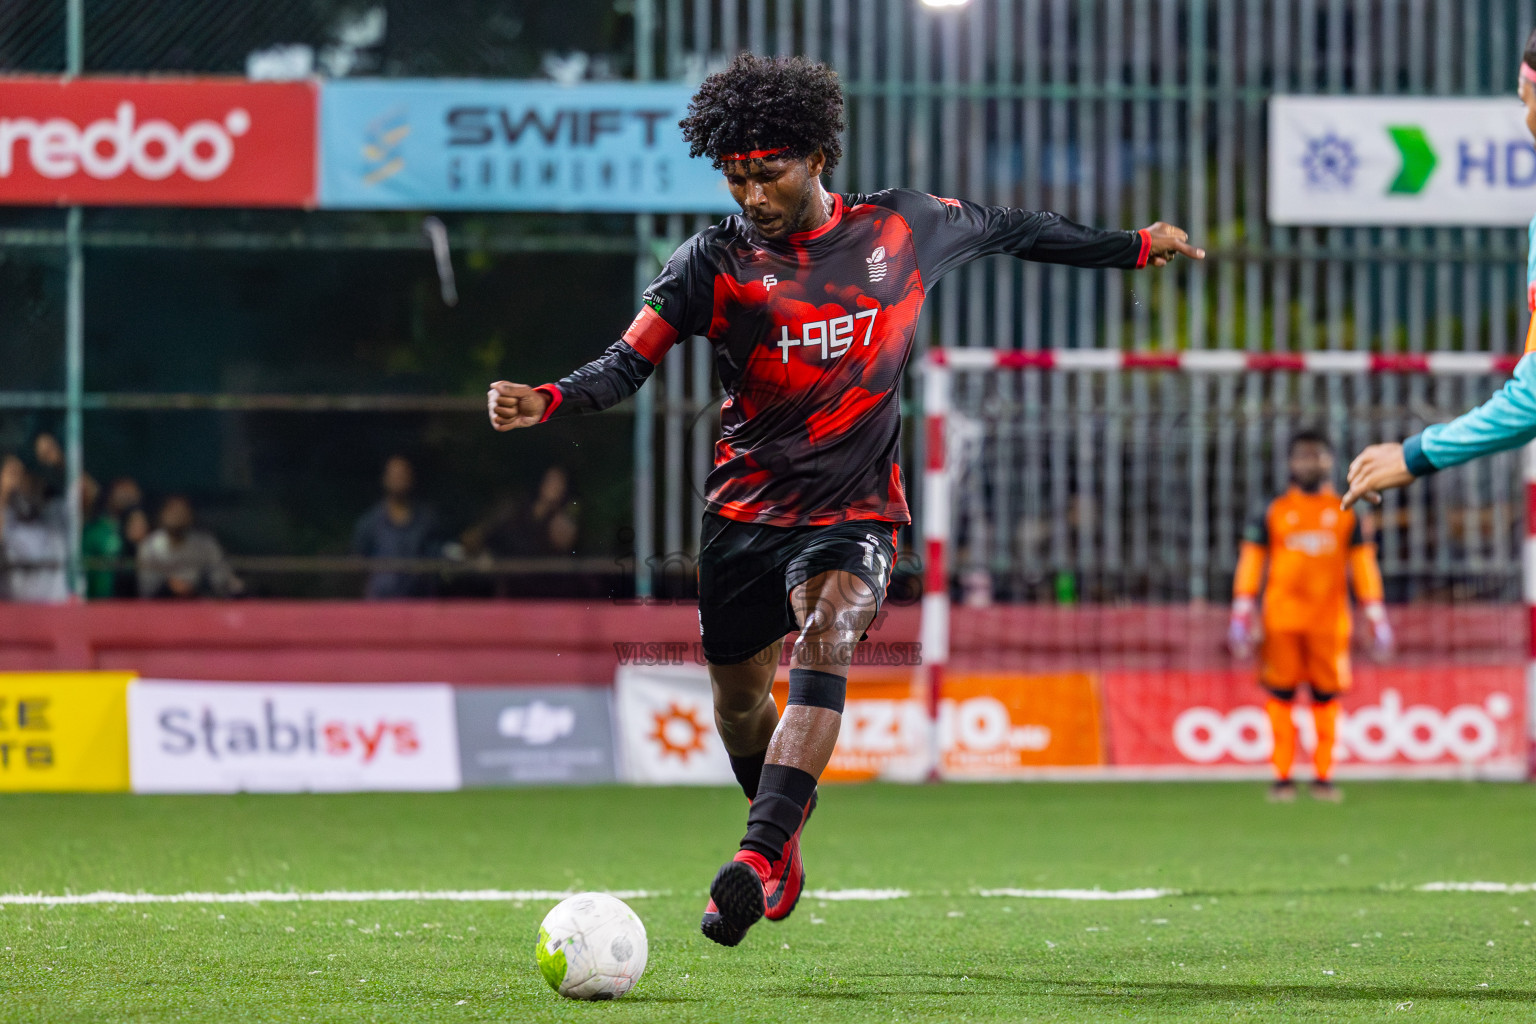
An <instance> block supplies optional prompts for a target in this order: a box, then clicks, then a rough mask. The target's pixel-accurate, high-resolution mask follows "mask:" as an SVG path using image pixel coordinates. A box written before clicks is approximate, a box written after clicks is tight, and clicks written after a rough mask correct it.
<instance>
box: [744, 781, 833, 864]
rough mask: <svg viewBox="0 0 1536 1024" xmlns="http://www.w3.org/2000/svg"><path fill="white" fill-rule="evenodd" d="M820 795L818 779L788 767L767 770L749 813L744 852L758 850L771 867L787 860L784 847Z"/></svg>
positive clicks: (759, 784)
mask: <svg viewBox="0 0 1536 1024" xmlns="http://www.w3.org/2000/svg"><path fill="white" fill-rule="evenodd" d="M814 792H816V777H815V776H814V775H812V774H811V773H810V772H803V771H801V770H800V769H799V768H791V767H790V766H789V765H787V764H768V765H764V766H763V776H762V779H761V781H759V782H758V784H757V797H756V798H755V799H754V800H753V801H752V809H751V810H750V811H748V812H747V834H746V836H745V837H744V838H743V839H742V841H741V848H742V849H743V850H755V851H757V852H758V853H760V854H762V855H763V856H764V857H767V858H768V861H769V863H772V862H773V861H776V860H778V859H779V858H780V857H782V856H784V846H785V844H786V843H788V842H789V837H790V836H792V835H794V834H795V830H796V829H798V828H799V827H800V822H801V821H803V820H805V806H806V804H808V803H810V802H811V794H812V793H814Z"/></svg>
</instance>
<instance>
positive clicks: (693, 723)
mask: <svg viewBox="0 0 1536 1024" xmlns="http://www.w3.org/2000/svg"><path fill="white" fill-rule="evenodd" d="M651 717H652V718H653V719H654V720H655V723H656V727H655V729H653V730H652V731H651V733H650V735H649V736H648V737H647V738H648V739H653V740H655V741H656V744H657V746H659V747H661V756H662V757H666V756H667V755H668V754H675V755H677V759H678V760H679V761H682V762H683V763H684V764H687V763H688V757H689V755H690V754H695V753H703V752H704V723H703V722H700V721H699V717H698V712H696V711H695V710H694V709H693V708H691V707H690V708H687V709H686V710H685V709H683V708H680V707H678V706H677V704H676V703H675V702H674V703H672V704H671V705H669V706H668V708H667V710H666V711H665V712H662V711H656V712H653V713H652V715H651Z"/></svg>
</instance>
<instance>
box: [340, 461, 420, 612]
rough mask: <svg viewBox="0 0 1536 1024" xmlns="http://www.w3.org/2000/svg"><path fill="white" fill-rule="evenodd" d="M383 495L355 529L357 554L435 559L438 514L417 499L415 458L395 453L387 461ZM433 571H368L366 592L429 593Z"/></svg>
mask: <svg viewBox="0 0 1536 1024" xmlns="http://www.w3.org/2000/svg"><path fill="white" fill-rule="evenodd" d="M381 483H382V484H383V488H384V497H383V499H382V500H381V501H380V502H379V503H378V504H377V505H375V506H373V508H371V509H369V510H368V511H367V512H365V513H364V514H363V517H362V518H361V519H359V520H358V521H357V527H356V529H354V530H353V531H352V553H353V554H354V555H364V556H366V557H369V558H435V557H437V556H439V555H441V554H442V542H441V540H440V537H439V530H438V520H437V514H436V513H435V512H433V510H432V509H431V508H430V507H429V506H427V505H425V504H423V503H422V502H419V501H417V500H416V498H415V496H414V493H413V492H414V491H415V490H416V470H415V467H414V466H412V465H411V460H409V459H407V458H406V457H405V456H403V455H394V456H391V457H390V458H389V460H388V461H386V462H385V463H384V475H383V478H382V480H381ZM432 583H433V577H432V575H431V574H428V573H413V572H400V571H398V570H389V569H386V570H379V571H377V572H370V573H369V574H368V581H367V583H366V584H365V585H364V588H363V596H364V597H366V598H368V599H369V600H371V601H372V600H383V599H388V598H397V597H430V596H431V594H432Z"/></svg>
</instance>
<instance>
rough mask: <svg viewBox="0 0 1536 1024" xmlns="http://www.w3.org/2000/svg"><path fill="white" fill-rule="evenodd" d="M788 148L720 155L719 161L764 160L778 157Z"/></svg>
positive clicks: (781, 147)
mask: <svg viewBox="0 0 1536 1024" xmlns="http://www.w3.org/2000/svg"><path fill="white" fill-rule="evenodd" d="M788 148H789V147H788V146H780V147H779V148H778V149H754V150H752V151H750V152H747V153H721V154H720V159H721V160H722V161H727V160H766V159H768V158H769V157H771V156H778V155H779V154H780V153H782V152H784V151H785V150H786V149H788Z"/></svg>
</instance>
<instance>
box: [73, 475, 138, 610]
mask: <svg viewBox="0 0 1536 1024" xmlns="http://www.w3.org/2000/svg"><path fill="white" fill-rule="evenodd" d="M87 481H89V483H87ZM81 486H82V488H85V493H84V494H83V498H84V502H85V504H84V507H83V508H82V510H81V512H82V515H83V516H84V517H85V521H86V522H85V528H84V532H83V533H82V535H81V538H80V549H81V553H82V554H83V555H84V556H85V557H86V558H87V559H100V560H101V561H103V562H105V561H112V562H115V563H117V564H115V565H98V566H97V567H95V568H91V569H87V570H86V573H85V593H86V596H87V597H90V598H93V599H95V598H103V597H134V596H136V595H137V594H138V592H139V585H138V575H137V573H136V572H135V570H134V569H132V568H126V569H125V568H123V563H125V562H133V561H134V559H135V558H136V557H137V556H138V552H139V545H140V544H141V543H143V541H144V538H145V537H147V536H149V517H148V516H147V515H145V513H144V509H143V505H144V492H143V491H141V490H139V485H138V483H137V482H136V481H135V480H133V479H132V478H131V477H126V476H125V477H119V478H118V479H116V480H114V481H113V482H112V487H111V489H110V490H108V491H107V500H106V502H105V503H104V504H103V505H102V506H101V508H100V510H99V514H97V515H96V516H94V517H92V515H91V512H92V511H93V510H95V508H96V494H97V493H99V491H100V488H99V487H98V486H97V485H96V482H95V481H94V480H91V478H90V477H89V476H87V477H84V478H82V480H81Z"/></svg>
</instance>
